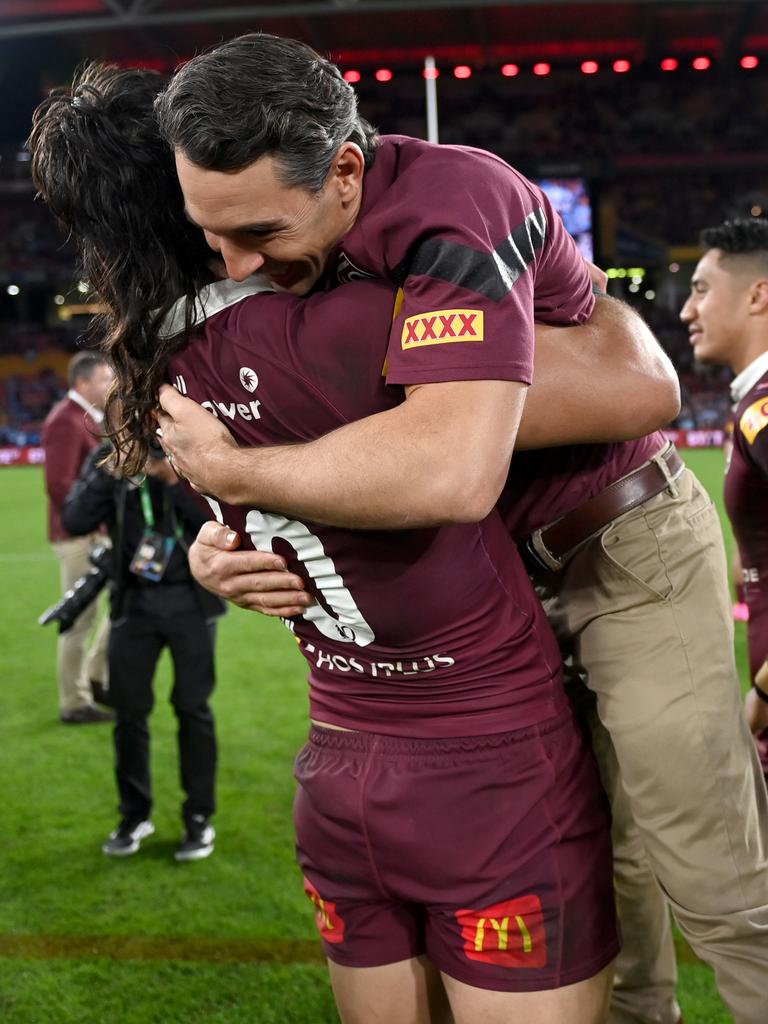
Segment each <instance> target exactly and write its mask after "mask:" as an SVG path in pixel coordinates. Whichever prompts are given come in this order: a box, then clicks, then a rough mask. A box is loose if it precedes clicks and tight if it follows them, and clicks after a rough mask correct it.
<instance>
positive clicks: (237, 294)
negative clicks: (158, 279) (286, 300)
mask: <svg viewBox="0 0 768 1024" xmlns="http://www.w3.org/2000/svg"><path fill="white" fill-rule="evenodd" d="M272 290H273V289H272V287H271V285H270V284H269V282H268V281H267V279H266V278H265V277H259V276H258V275H257V274H253V275H252V276H251V277H247V278H246V279H245V280H244V281H232V280H230V279H229V278H227V279H226V280H224V281H214V282H213V284H209V285H207V286H206V287H205V288H201V289H200V291H199V292H198V293H197V297H196V299H195V308H194V312H193V314H192V326H193V327H197V326H198V324H202V323H204V322H205V321H206V320H207V319H208V317H209V316H213V315H214V313H218V312H220V311H221V310H222V309H226V308H227V307H228V306H234V305H235V303H237V302H242V300H243V299H247V298H248V297H249V296H250V295H257V294H258V293H259V292H271V291H272ZM186 304H187V300H186V298H183V297H182V298H180V299H177V300H176V302H175V303H174V305H173V306H172V307H171V309H170V310H169V311H168V314H167V316H166V317H165V319H164V320H163V322H162V324H161V325H160V330H159V331H158V334H159V335H160V337H161V338H172V337H173V335H174V334H180V333H181V332H182V331H183V330H184V313H185V310H186Z"/></svg>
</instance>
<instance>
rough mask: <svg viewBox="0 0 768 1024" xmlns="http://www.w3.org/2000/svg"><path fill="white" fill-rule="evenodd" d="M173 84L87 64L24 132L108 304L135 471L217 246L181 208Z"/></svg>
mask: <svg viewBox="0 0 768 1024" xmlns="http://www.w3.org/2000/svg"><path fill="white" fill-rule="evenodd" d="M165 84H166V79H165V78H164V77H163V76H161V75H159V74H157V73H156V72H153V71H146V70H142V69H138V68H119V67H116V66H113V65H104V64H97V63H94V64H89V65H87V66H86V67H85V68H84V69H82V70H81V71H80V72H78V74H77V75H76V76H75V79H74V81H73V83H72V86H71V88H59V89H55V90H54V91H53V92H51V94H50V95H49V96H48V97H47V98H46V99H45V100H44V101H43V102H42V103H41V104H40V105H39V106H38V108H37V109H36V110H35V113H34V116H33V120H32V133H31V134H30V136H29V139H28V140H27V147H28V149H29V152H30V154H31V157H32V178H33V181H34V183H35V186H36V188H37V189H38V193H39V197H40V198H42V199H43V200H44V201H45V202H46V203H47V205H48V206H49V207H50V208H51V210H52V211H53V213H54V214H55V215H56V217H57V218H58V220H59V221H60V223H61V224H62V225H63V226H64V228H65V229H66V230H67V231H68V232H69V233H70V234H71V235H72V236H73V238H74V240H75V242H76V243H77V246H78V250H79V254H80V260H81V263H82V267H81V271H82V275H83V278H84V279H85V280H86V281H88V282H89V284H90V285H91V287H92V288H93V290H94V291H95V292H96V293H97V295H98V296H99V298H100V299H101V300H102V302H103V303H104V305H105V307H106V311H105V312H104V313H103V314H102V315H100V316H99V317H97V318H96V319H95V321H94V323H93V328H94V330H96V331H98V332H99V334H100V336H101V337H102V341H101V348H102V350H103V351H104V353H105V354H106V355H107V357H108V359H109V361H110V363H111V364H112V366H113V368H114V370H115V374H116V381H115V384H114V385H113V387H112V389H111V391H110V394H109V397H108V399H107V410H106V411H107V416H106V422H107V424H108V425H109V427H108V433H109V436H110V438H111V439H112V441H113V443H114V444H115V447H116V448H117V449H118V451H119V452H120V454H121V457H122V461H123V464H124V468H125V470H126V471H127V472H129V473H133V472H137V471H138V470H139V469H140V468H141V467H142V466H143V465H144V461H145V459H146V455H147V440H146V439H147V436H148V435H150V434H151V433H152V432H153V430H154V427H155V421H154V418H153V416H152V412H153V410H154V409H155V408H156V406H157V392H158V389H159V386H160V384H161V383H162V381H163V374H164V370H165V366H166V363H167V360H168V358H169V356H170V355H171V354H172V353H173V352H175V351H178V350H179V349H180V348H182V347H183V345H184V344H185V341H186V336H187V334H188V332H189V329H190V322H191V316H192V309H193V308H194V301H195V298H196V295H197V292H198V289H199V288H200V287H201V286H202V285H203V284H206V283H208V282H209V281H210V280H211V274H210V271H209V270H208V267H207V261H208V260H209V259H210V257H211V255H212V253H211V251H210V249H209V248H208V246H207V245H206V243H205V239H204V238H203V235H202V232H200V231H199V230H198V229H197V228H195V227H194V226H193V225H191V224H190V223H189V221H188V220H187V218H186V217H185V215H184V201H183V197H182V194H181V189H180V188H179V185H178V181H177V178H176V170H175V166H174V160H173V155H172V153H171V152H170V150H169V149H168V147H167V146H166V144H165V143H164V142H163V140H162V139H161V137H160V133H159V131H158V127H157V122H156V119H155V115H154V109H153V104H154V101H155V98H156V96H157V95H158V93H159V92H160V91H161V90H162V88H163V87H164V86H165ZM180 297H186V298H187V300H188V301H187V303H186V307H187V314H186V330H185V331H184V332H183V333H182V334H181V335H180V336H177V337H175V338H172V339H163V338H161V337H160V336H159V330H158V329H159V327H160V324H161V323H162V321H163V319H164V317H165V316H166V314H167V313H168V311H169V310H170V308H171V307H172V306H173V304H174V303H175V302H176V300H177V299H179V298H180Z"/></svg>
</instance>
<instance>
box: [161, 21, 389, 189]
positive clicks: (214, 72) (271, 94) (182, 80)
mask: <svg viewBox="0 0 768 1024" xmlns="http://www.w3.org/2000/svg"><path fill="white" fill-rule="evenodd" d="M156 109H157V115H158V122H159V124H160V131H161V133H162V135H163V137H164V138H165V140H166V142H167V143H168V144H169V145H170V146H172V147H174V148H176V149H180V150H181V152H182V153H183V154H184V156H185V157H187V159H188V160H190V161H191V162H192V163H194V164H197V165H198V166H199V167H205V168H206V169H208V170H216V171H239V170H242V169H243V168H244V167H248V166H249V165H250V164H252V163H254V162H255V161H256V160H258V159H259V158H260V157H262V156H265V155H272V156H274V157H275V159H276V161H277V163H278V166H279V168H280V173H281V178H282V181H283V184H284V185H286V186H289V187H290V186H300V187H302V188H305V189H307V190H308V191H309V192H312V193H315V194H316V193H318V192H321V191H322V189H323V187H324V185H325V182H326V178H327V177H328V171H329V169H330V166H331V162H332V161H333V157H334V155H335V154H336V152H337V151H338V149H339V147H340V146H341V145H342V144H343V143H344V142H354V143H356V144H357V145H358V146H359V147H360V149H361V150H362V152H363V156H364V158H365V166H366V167H370V166H371V165H372V164H373V160H374V156H375V153H376V147H377V145H378V134H377V132H376V130H375V129H374V128H373V127H372V126H371V125H370V124H368V122H367V121H366V120H364V119H363V118H362V117H360V115H359V114H358V112H357V97H356V96H355V92H354V90H353V89H352V87H351V86H350V85H349V83H348V82H345V81H344V77H343V76H342V74H341V72H340V71H339V69H338V68H337V67H336V65H335V64H332V63H331V62H330V61H328V60H326V59H325V58H324V57H321V56H320V54H318V53H316V52H315V51H314V50H313V49H312V48H311V47H309V46H307V45H306V44H305V43H301V42H299V41H298V40H296V39H287V38H284V37H282V36H272V35H268V34H266V33H261V32H259V33H252V34H250V35H245V36H239V37H237V38H236V39H231V40H229V42H226V43H224V44H222V45H221V46H218V47H216V48H215V49H213V50H210V51H209V52H207V53H202V54H200V55H199V56H197V57H194V58H193V59H192V60H190V61H189V62H188V63H187V64H185V65H184V66H183V67H181V68H180V69H179V70H178V71H177V72H176V74H175V75H174V76H173V78H172V79H171V81H170V84H169V85H168V88H167V89H166V90H165V92H163V93H162V95H161V96H159V97H158V100H157V103H156Z"/></svg>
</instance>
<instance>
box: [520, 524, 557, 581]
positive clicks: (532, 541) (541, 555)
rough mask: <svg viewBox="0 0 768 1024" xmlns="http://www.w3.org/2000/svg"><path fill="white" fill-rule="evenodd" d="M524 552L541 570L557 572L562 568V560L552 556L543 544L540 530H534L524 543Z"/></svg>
mask: <svg viewBox="0 0 768 1024" xmlns="http://www.w3.org/2000/svg"><path fill="white" fill-rule="evenodd" d="M525 550H526V551H527V553H528V554H529V555H530V557H531V558H532V559H533V561H534V562H536V564H537V565H540V566H541V568H542V569H547V570H548V571H549V572H559V571H560V570H561V569H562V568H563V560H562V559H561V558H558V557H557V555H555V554H553V553H552V552H551V551H550V550H549V548H548V547H547V545H546V544H545V543H544V539H543V537H542V531H541V530H534V531H533V533H532V534H531V536H530V537H529V538H528V539H527V540H526V542H525Z"/></svg>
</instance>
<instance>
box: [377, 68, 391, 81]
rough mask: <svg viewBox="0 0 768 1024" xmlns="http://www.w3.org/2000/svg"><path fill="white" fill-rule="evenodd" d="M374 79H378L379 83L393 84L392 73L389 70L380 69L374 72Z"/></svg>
mask: <svg viewBox="0 0 768 1024" xmlns="http://www.w3.org/2000/svg"><path fill="white" fill-rule="evenodd" d="M373 77H374V78H375V79H376V81H377V82H391V81H392V72H391V71H390V70H389V68H379V69H378V71H375V72H374V75H373Z"/></svg>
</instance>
